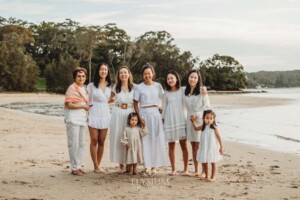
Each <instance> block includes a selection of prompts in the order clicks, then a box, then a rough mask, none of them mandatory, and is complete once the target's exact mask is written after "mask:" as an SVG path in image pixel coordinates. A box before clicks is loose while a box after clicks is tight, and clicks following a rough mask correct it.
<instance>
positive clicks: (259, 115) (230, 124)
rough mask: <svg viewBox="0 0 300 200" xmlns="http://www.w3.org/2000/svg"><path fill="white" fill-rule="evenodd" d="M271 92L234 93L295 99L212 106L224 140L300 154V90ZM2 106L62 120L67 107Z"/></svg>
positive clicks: (34, 104)
mask: <svg viewBox="0 0 300 200" xmlns="http://www.w3.org/2000/svg"><path fill="white" fill-rule="evenodd" d="M263 90H265V91H267V93H247V94H231V96H238V95H243V96H255V97H270V98H286V99H292V100H293V101H290V102H289V103H288V104H286V105H278V106H266V107H257V108H236V107H235V108H230V107H228V106H222V105H215V106H214V105H212V108H213V110H214V111H215V112H216V115H217V124H218V127H219V130H220V133H221V136H222V138H223V140H226V141H233V142H239V143H246V144H251V145H255V146H258V147H261V148H265V149H271V150H275V151H281V152H288V153H293V154H297V155H300V88H284V89H263ZM1 107H5V108H10V109H16V110H22V111H25V112H32V113H38V114H44V115H49V116H55V117H59V118H61V119H62V120H63V115H64V114H63V104H48V103H32V102H15V103H11V104H5V105H1Z"/></svg>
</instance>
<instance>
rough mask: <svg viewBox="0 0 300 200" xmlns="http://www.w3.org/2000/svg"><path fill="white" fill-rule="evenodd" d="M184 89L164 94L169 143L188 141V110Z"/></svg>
mask: <svg viewBox="0 0 300 200" xmlns="http://www.w3.org/2000/svg"><path fill="white" fill-rule="evenodd" d="M183 92H184V91H183V89H182V88H180V89H179V90H177V91H174V92H169V91H166V92H165V93H164V94H163V98H162V99H163V101H162V102H163V103H162V104H163V107H162V109H163V112H162V118H163V119H164V130H165V134H166V140H167V142H175V141H178V140H184V139H186V110H185V107H184V102H183V96H184V93H183Z"/></svg>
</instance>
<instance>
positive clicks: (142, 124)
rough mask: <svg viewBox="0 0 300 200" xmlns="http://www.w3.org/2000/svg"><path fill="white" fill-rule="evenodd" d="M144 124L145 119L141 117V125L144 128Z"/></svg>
mask: <svg viewBox="0 0 300 200" xmlns="http://www.w3.org/2000/svg"><path fill="white" fill-rule="evenodd" d="M145 126H146V123H145V120H144V119H143V118H142V117H141V127H142V128H145Z"/></svg>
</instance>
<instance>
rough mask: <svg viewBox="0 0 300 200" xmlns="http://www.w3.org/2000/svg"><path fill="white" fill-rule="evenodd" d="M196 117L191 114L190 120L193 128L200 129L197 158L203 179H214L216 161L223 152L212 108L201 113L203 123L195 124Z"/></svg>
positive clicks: (220, 157)
mask: <svg viewBox="0 0 300 200" xmlns="http://www.w3.org/2000/svg"><path fill="white" fill-rule="evenodd" d="M196 119H197V118H196V117H195V116H192V117H191V121H192V124H193V127H194V129H195V130H197V131H199V130H201V131H202V132H201V138H200V144H201V145H200V149H199V151H198V155H197V160H198V161H199V162H201V163H202V164H203V167H204V173H205V177H201V179H205V180H207V181H215V176H216V170H217V166H216V163H217V162H218V161H220V160H221V159H222V155H223V152H224V149H223V143H222V139H221V136H220V133H219V130H218V129H217V127H216V126H217V125H216V121H215V119H216V114H215V113H214V112H213V111H212V110H206V111H204V113H203V121H204V124H203V125H201V126H197V125H196V123H195V121H196ZM208 163H211V176H209V174H208Z"/></svg>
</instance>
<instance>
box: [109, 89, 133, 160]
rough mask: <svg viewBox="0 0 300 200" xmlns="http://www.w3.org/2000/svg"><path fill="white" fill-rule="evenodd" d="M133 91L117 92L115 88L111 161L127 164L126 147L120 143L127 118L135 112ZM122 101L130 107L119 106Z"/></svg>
mask: <svg viewBox="0 0 300 200" xmlns="http://www.w3.org/2000/svg"><path fill="white" fill-rule="evenodd" d="M133 91H134V88H132V90H131V91H130V92H129V91H128V92H124V91H121V92H119V93H116V91H115V89H113V90H112V92H114V93H115V106H113V109H112V114H111V119H112V120H111V124H110V161H111V162H115V163H119V164H125V156H124V155H125V153H126V149H125V148H124V145H122V144H121V143H120V141H121V138H122V136H123V133H124V130H125V128H126V126H127V118H128V115H129V113H131V112H133V110H134V109H133ZM121 103H127V104H128V108H127V109H122V108H120V107H118V105H119V104H121Z"/></svg>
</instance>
